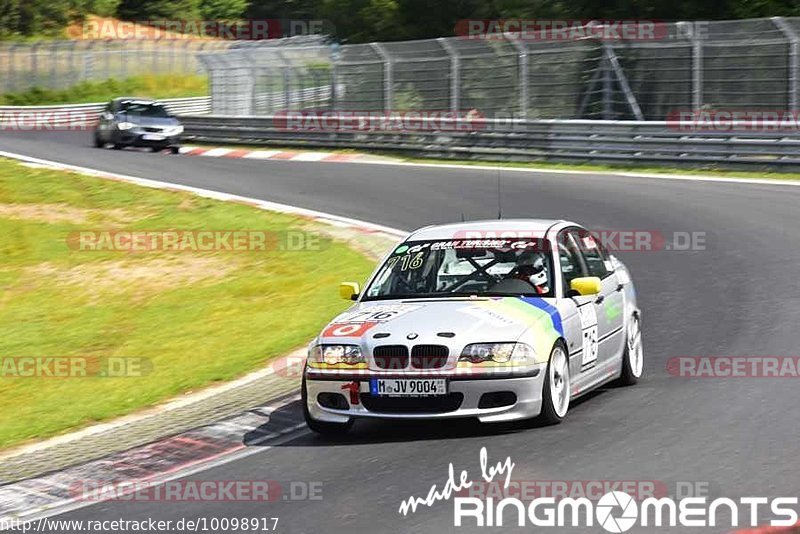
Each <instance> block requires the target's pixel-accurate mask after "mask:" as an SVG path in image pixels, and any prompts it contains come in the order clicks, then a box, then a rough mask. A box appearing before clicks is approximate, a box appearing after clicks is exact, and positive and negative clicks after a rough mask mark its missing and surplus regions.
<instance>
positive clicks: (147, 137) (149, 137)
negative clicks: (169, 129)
mask: <svg viewBox="0 0 800 534" xmlns="http://www.w3.org/2000/svg"><path fill="white" fill-rule="evenodd" d="M142 139H144V140H145V141H163V140H164V139H166V138H165V137H164V136H163V135H159V134H144V135H143V136H142Z"/></svg>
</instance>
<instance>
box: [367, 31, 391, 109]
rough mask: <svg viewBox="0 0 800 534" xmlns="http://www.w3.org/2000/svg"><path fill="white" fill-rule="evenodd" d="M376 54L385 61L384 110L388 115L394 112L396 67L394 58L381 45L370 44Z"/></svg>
mask: <svg viewBox="0 0 800 534" xmlns="http://www.w3.org/2000/svg"><path fill="white" fill-rule="evenodd" d="M370 46H371V47H372V49H373V50H375V53H376V54H378V55H379V56H380V57H381V60H383V110H384V111H385V112H387V113H390V112H391V111H392V104H393V102H394V72H393V71H394V66H393V65H392V58H391V57H389V54H388V52H386V49H385V48H384V47H383V45H382V44H381V43H370Z"/></svg>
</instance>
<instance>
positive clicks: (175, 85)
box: [0, 75, 208, 106]
mask: <svg viewBox="0 0 800 534" xmlns="http://www.w3.org/2000/svg"><path fill="white" fill-rule="evenodd" d="M207 94H208V80H207V78H206V77H205V76H200V75H147V76H134V77H131V78H125V79H123V80H111V79H109V80H102V81H85V82H81V83H79V84H78V85H74V86H72V87H68V88H66V89H42V88H40V87H34V88H31V89H28V90H27V91H24V92H21V93H6V94H4V95H0V105H5V106H38V105H52V104H84V103H90V102H106V101H108V100H111V99H112V98H116V97H118V96H138V97H146V98H154V99H155V98H159V99H160V98H179V97H190V96H205V95H207Z"/></svg>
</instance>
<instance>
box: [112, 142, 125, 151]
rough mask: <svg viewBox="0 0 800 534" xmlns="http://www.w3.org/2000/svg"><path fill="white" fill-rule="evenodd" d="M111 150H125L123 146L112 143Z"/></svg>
mask: <svg viewBox="0 0 800 534" xmlns="http://www.w3.org/2000/svg"><path fill="white" fill-rule="evenodd" d="M111 148H113V149H114V150H122V149H123V148H125V145H121V144H119V143H114V144H113V145H111Z"/></svg>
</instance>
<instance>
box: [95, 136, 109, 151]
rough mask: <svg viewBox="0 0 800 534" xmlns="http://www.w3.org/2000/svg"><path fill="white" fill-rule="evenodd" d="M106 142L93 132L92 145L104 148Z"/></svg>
mask: <svg viewBox="0 0 800 534" xmlns="http://www.w3.org/2000/svg"><path fill="white" fill-rule="evenodd" d="M105 146H106V144H105V143H104V142H103V141H101V140H100V136H98V135H97V134H94V147H95V148H104V147H105Z"/></svg>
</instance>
